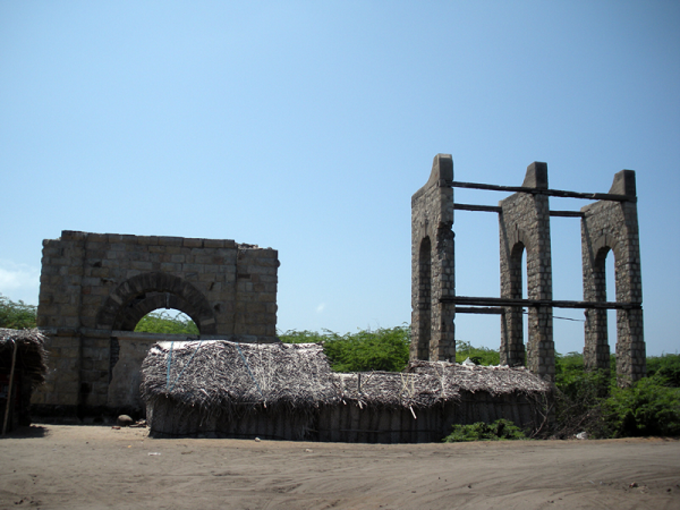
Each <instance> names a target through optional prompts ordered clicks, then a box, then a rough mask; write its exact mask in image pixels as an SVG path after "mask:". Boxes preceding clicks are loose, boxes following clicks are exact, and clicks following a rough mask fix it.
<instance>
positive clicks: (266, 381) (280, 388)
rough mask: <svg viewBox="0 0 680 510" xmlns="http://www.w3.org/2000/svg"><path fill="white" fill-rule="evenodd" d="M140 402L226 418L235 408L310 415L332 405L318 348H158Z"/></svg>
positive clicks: (206, 344)
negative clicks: (172, 405) (303, 411)
mask: <svg viewBox="0 0 680 510" xmlns="http://www.w3.org/2000/svg"><path fill="white" fill-rule="evenodd" d="M142 374H143V382H142V386H141V390H142V398H143V399H144V400H145V401H146V402H147V405H148V404H153V403H154V402H155V401H158V400H159V399H166V398H171V399H172V400H174V401H175V402H176V403H177V404H179V405H181V406H184V407H196V408H199V409H201V410H203V411H205V412H208V413H209V414H212V415H214V414H227V415H230V414H232V413H233V412H234V411H235V409H234V408H235V407H236V406H239V407H241V408H243V407H250V408H252V407H263V408H268V407H269V408H273V407H279V408H281V407H286V408H289V409H293V408H297V409H309V408H315V407H318V406H319V405H322V404H330V403H332V402H334V401H335V400H337V398H338V396H337V391H336V390H335V388H334V385H333V381H332V377H331V369H330V366H329V365H328V361H327V360H326V357H325V356H324V355H323V351H322V348H321V346H320V345H317V344H283V343H273V344H253V343H239V342H231V341H226V340H206V341H202V342H199V341H192V342H159V343H157V344H155V345H154V346H153V347H152V348H151V349H150V351H149V354H148V355H147V357H146V359H145V360H144V363H143V364H142Z"/></svg>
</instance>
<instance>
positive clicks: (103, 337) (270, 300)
mask: <svg viewBox="0 0 680 510" xmlns="http://www.w3.org/2000/svg"><path fill="white" fill-rule="evenodd" d="M278 266H279V261H278V254H277V252H276V250H272V249H270V248H267V249H263V248H259V247H257V246H254V245H247V244H238V243H236V242H234V241H231V240H216V239H190V238H180V237H159V236H133V235H118V234H92V233H85V232H72V231H64V232H62V235H61V238H59V239H51V240H45V241H44V242H43V260H42V274H41V277H40V300H39V304H38V327H39V328H41V329H42V330H43V331H45V332H46V333H47V334H48V335H49V341H48V345H47V348H48V350H49V352H50V360H49V366H50V373H49V375H48V380H47V383H46V384H45V385H43V386H42V387H41V388H40V390H39V391H38V392H36V393H35V395H34V399H33V402H34V403H35V404H38V405H47V406H67V407H72V406H77V407H101V406H103V407H107V406H108V407H123V406H122V404H123V403H124V402H123V401H124V400H125V399H121V398H118V397H116V398H110V396H111V395H121V394H122V393H121V391H122V390H121V391H119V389H116V388H111V387H110V385H111V382H112V380H113V374H114V373H115V372H116V371H120V368H121V367H118V370H117V368H116V365H117V364H118V363H123V364H125V363H128V362H130V363H133V361H131V360H128V359H127V357H126V356H127V354H126V353H134V352H137V351H138V350H139V346H136V347H135V348H132V346H130V345H124V346H121V341H123V340H119V338H125V339H126V340H125V341H130V340H135V334H132V333H130V332H132V331H133V330H134V327H135V326H136V324H137V322H139V320H140V319H141V318H142V317H144V315H146V314H147V313H149V312H151V311H153V310H156V309H158V308H174V309H178V310H180V311H182V312H184V313H186V314H187V315H188V316H189V317H191V318H192V320H193V321H194V322H195V323H196V325H197V326H198V328H199V331H200V334H201V338H211V337H213V338H215V337H219V338H234V337H237V338H239V339H241V340H242V341H253V342H273V341H276V340H277V338H276V311H277V305H276V291H277V272H278ZM121 332H124V333H121ZM149 342H150V340H149V339H147V340H146V344H144V341H141V343H142V344H144V345H147V344H148V343H149ZM151 343H152V342H151ZM133 357H134V356H133ZM134 358H135V360H137V361H134V363H139V359H138V358H139V356H138V355H137V356H136V357H134ZM135 366H136V365H135ZM134 370H135V369H134V368H133V369H132V371H133V372H134ZM123 379H124V378H123ZM121 380H122V379H121Z"/></svg>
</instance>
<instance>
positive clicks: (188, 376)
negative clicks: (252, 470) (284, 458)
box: [141, 340, 550, 414]
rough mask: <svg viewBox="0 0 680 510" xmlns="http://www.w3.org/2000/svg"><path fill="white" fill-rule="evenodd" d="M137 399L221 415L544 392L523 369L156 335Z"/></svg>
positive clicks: (417, 404)
mask: <svg viewBox="0 0 680 510" xmlns="http://www.w3.org/2000/svg"><path fill="white" fill-rule="evenodd" d="M142 373H143V383H142V388H141V389H142V398H143V399H144V400H145V401H146V402H147V403H153V402H154V401H155V400H157V399H161V398H162V399H166V398H171V399H173V400H174V401H175V402H177V403H178V404H180V405H183V406H187V407H195V408H199V409H203V410H206V411H209V412H210V413H211V414H214V413H215V412H217V411H219V412H220V414H222V413H223V412H227V414H231V413H230V412H229V410H232V411H233V408H234V406H246V407H258V406H261V407H263V408H266V407H275V406H286V407H288V408H299V409H310V408H317V407H319V406H322V405H331V404H336V403H338V402H341V401H342V402H345V403H347V402H353V403H355V404H356V405H358V406H359V407H363V406H375V407H383V408H393V409H396V408H424V407H431V406H433V405H435V404H437V403H440V402H444V401H457V400H459V399H460V395H461V391H467V392H470V393H475V392H487V393H489V394H490V395H492V396H497V395H503V394H509V393H523V394H530V393H545V392H548V391H549V389H550V386H549V384H548V383H546V382H544V381H542V380H541V379H539V378H538V377H536V376H535V375H533V374H531V373H530V372H529V371H527V370H526V369H523V368H508V367H481V366H462V365H457V364H454V363H445V362H428V361H415V362H412V363H411V364H410V365H409V368H408V369H407V371H406V372H404V373H387V372H364V373H351V374H346V373H345V374H340V373H334V372H332V371H331V369H330V366H329V363H328V360H327V359H326V356H325V355H324V353H323V350H322V347H321V346H320V345H318V344H284V343H273V344H253V343H238V342H231V341H226V340H206V341H202V342H199V341H187V342H160V343H157V344H155V345H154V346H153V347H152V348H151V350H150V351H149V354H148V355H147V357H146V359H145V360H144V363H143V365H142Z"/></svg>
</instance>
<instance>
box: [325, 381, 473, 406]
mask: <svg viewBox="0 0 680 510" xmlns="http://www.w3.org/2000/svg"><path fill="white" fill-rule="evenodd" d="M334 378H335V379H336V381H337V386H338V390H339V391H340V396H341V398H342V400H343V401H346V402H347V401H352V402H355V403H356V404H357V405H358V406H359V407H363V406H374V407H384V408H392V409H396V408H400V407H404V408H422V407H431V406H433V405H434V404H435V403H437V402H442V401H455V400H458V399H459V398H460V392H459V389H458V387H457V386H456V385H454V384H451V383H450V381H447V380H446V379H442V378H440V377H436V376H433V375H428V374H411V373H403V372H402V373H391V372H362V373H354V374H334Z"/></svg>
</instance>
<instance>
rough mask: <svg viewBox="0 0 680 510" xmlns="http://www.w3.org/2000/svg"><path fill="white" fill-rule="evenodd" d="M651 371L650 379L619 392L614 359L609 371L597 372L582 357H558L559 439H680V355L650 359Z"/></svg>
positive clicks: (557, 430)
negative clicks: (578, 436) (580, 434)
mask: <svg viewBox="0 0 680 510" xmlns="http://www.w3.org/2000/svg"><path fill="white" fill-rule="evenodd" d="M647 366H648V376H647V377H645V378H643V379H641V380H640V381H638V382H636V383H635V384H633V385H631V386H630V387H627V388H620V387H619V386H618V385H617V381H616V367H615V361H614V357H613V356H612V364H611V367H610V370H608V371H605V370H599V371H595V372H586V371H585V370H584V366H583V356H582V355H581V354H578V353H569V354H567V355H565V356H558V357H557V363H556V381H555V383H556V387H557V394H556V399H555V402H556V406H555V418H556V420H555V421H556V423H557V428H556V433H555V435H556V436H557V437H569V436H572V435H573V434H576V433H578V432H582V431H586V432H588V434H589V435H590V436H592V437H599V438H608V437H630V436H648V435H666V436H678V435H680V384H679V380H680V355H678V354H666V355H664V356H659V357H650V358H647Z"/></svg>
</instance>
